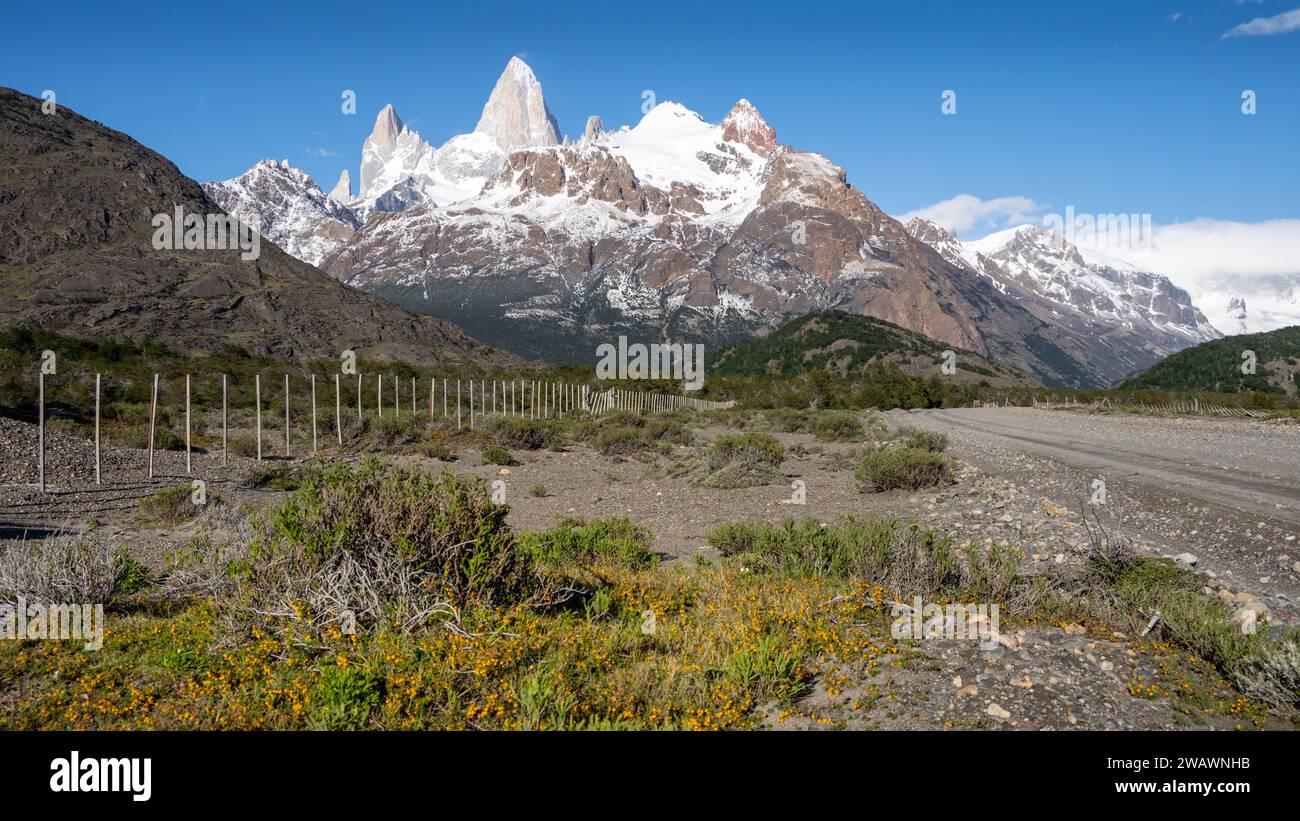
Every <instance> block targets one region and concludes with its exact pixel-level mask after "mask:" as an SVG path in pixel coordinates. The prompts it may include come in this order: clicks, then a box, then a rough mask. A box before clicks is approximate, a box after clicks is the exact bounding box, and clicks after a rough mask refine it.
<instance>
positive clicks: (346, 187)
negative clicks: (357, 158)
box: [330, 168, 352, 205]
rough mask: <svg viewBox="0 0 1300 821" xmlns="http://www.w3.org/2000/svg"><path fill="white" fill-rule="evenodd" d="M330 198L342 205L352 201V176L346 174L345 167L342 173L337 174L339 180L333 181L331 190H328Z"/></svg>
mask: <svg viewBox="0 0 1300 821" xmlns="http://www.w3.org/2000/svg"><path fill="white" fill-rule="evenodd" d="M330 199H332V200H334V201H335V202H337V203H341V204H343V205H347V204H348V203H349V202H351V201H352V177H351V176H350V175H349V174H348V170H347V169H346V168H345V169H343V173H342V174H339V181H338V182H337V183H335V185H334V188H333V190H331V191H330Z"/></svg>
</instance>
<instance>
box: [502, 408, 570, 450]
mask: <svg viewBox="0 0 1300 821" xmlns="http://www.w3.org/2000/svg"><path fill="white" fill-rule="evenodd" d="M489 430H490V432H491V433H492V435H493V436H494V437H495V438H496V440H497V443H498V444H500V445H503V446H507V447H512V448H523V449H524V450H540V449H541V448H549V447H554V446H555V445H558V444H559V443H560V439H561V436H560V430H559V428H558V426H556V425H555V424H554V423H553V422H550V421H547V420H543V419H525V418H522V417H518V416H497V417H495V418H494V419H493V420H492V422H491V424H490V426H489Z"/></svg>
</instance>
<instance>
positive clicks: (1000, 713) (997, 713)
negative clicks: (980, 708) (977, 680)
mask: <svg viewBox="0 0 1300 821" xmlns="http://www.w3.org/2000/svg"><path fill="white" fill-rule="evenodd" d="M984 712H986V713H988V714H989V715H991V716H993V717H994V718H1000V719H1002V720H1003V721H1006V720H1007V719H1009V718H1011V712H1010V711H1009V710H1007V709H1006V708H1005V707H1003V706H1002V705H1001V704H998V703H997V702H996V701H993V702H989V706H988V707H986V708H984Z"/></svg>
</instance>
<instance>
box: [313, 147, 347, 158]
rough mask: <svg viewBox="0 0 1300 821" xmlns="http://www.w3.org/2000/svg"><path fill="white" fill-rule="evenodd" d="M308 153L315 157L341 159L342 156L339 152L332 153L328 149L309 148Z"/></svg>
mask: <svg viewBox="0 0 1300 821" xmlns="http://www.w3.org/2000/svg"><path fill="white" fill-rule="evenodd" d="M306 151H307V153H308V154H310V155H311V156H313V157H339V156H342V155H341V154H339V153H338V152H337V151H331V150H329V149H328V148H308V149H306Z"/></svg>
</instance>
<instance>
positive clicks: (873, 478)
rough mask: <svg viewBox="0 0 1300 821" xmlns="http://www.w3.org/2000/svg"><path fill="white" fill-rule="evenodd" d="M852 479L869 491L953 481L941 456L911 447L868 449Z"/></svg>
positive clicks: (946, 461) (949, 464)
mask: <svg viewBox="0 0 1300 821" xmlns="http://www.w3.org/2000/svg"><path fill="white" fill-rule="evenodd" d="M854 477H855V478H856V479H857V480H858V486H859V487H861V488H863V489H872V490H877V491H881V490H895V489H898V488H902V489H905V490H919V489H920V488H926V487H935V486H937V485H941V484H949V483H951V482H952V462H951V461H950V460H949V459H948V458H947V457H946V456H944V455H942V454H939V453H935V452H934V451H930V450H921V449H919V448H912V447H905V446H904V447H888V448H879V449H874V450H868V451H867V452H866V454H865V455H864V456H863V457H862V461H861V463H860V464H859V465H858V469H857V472H856V473H854Z"/></svg>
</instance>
